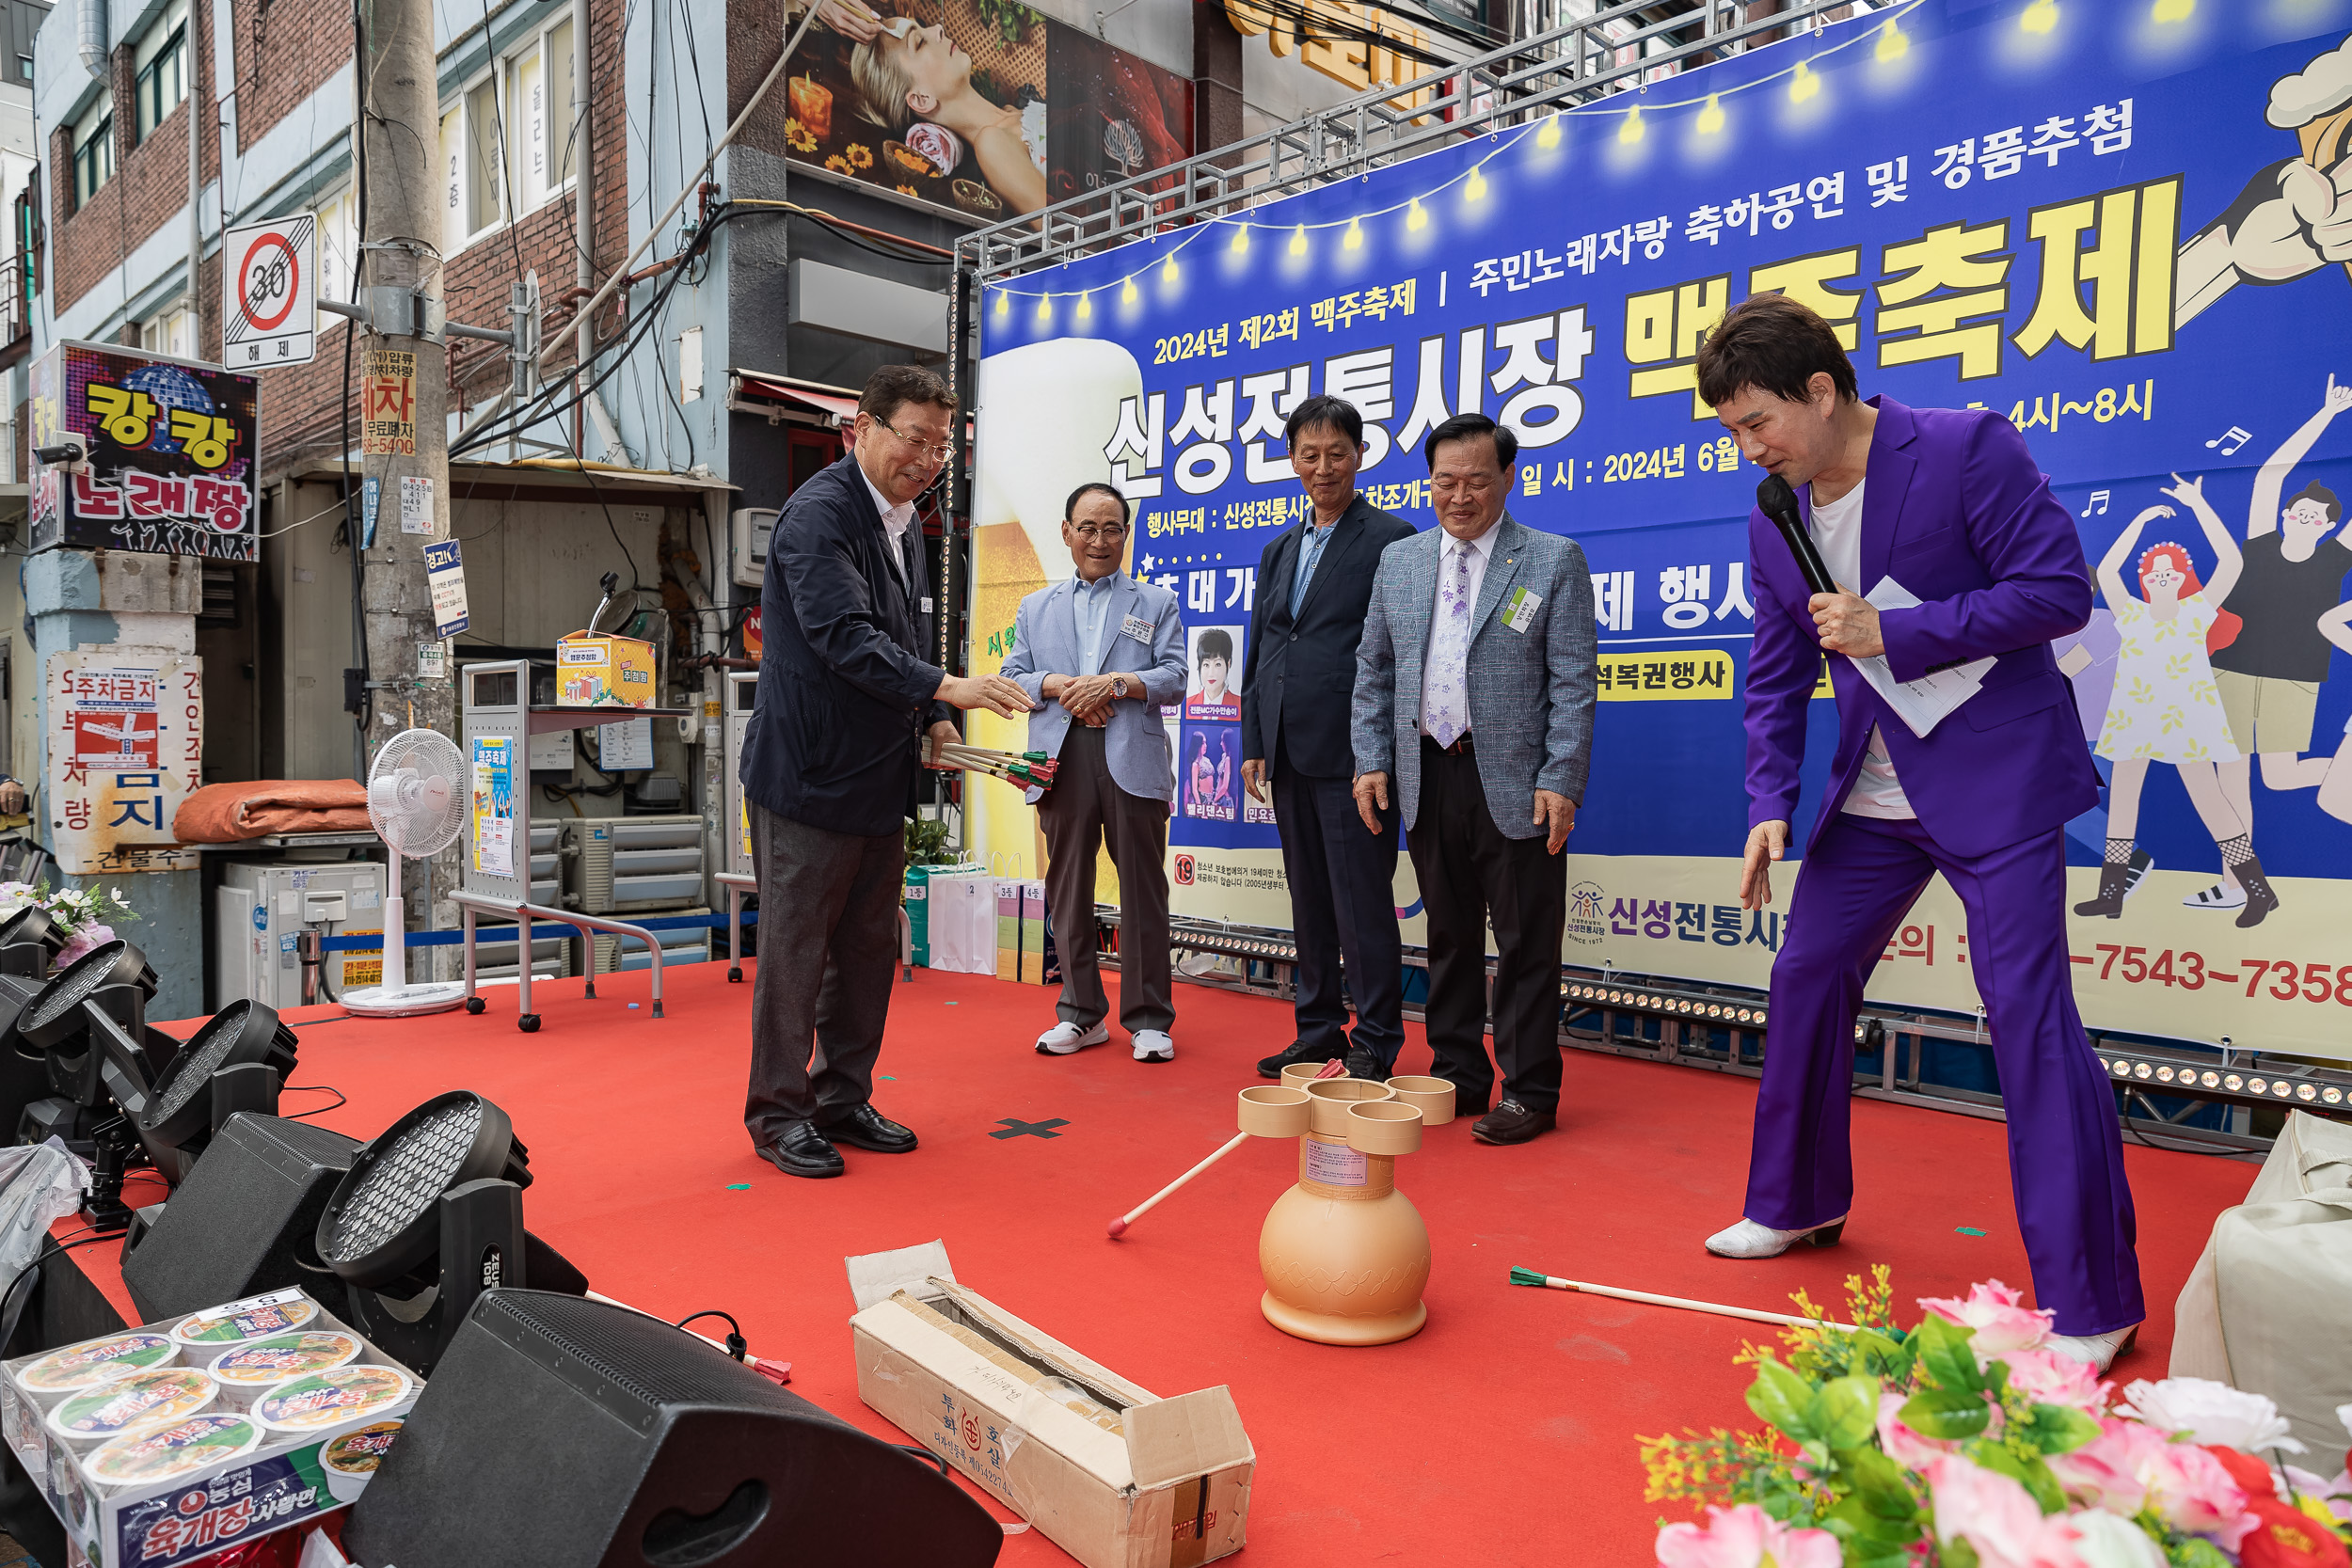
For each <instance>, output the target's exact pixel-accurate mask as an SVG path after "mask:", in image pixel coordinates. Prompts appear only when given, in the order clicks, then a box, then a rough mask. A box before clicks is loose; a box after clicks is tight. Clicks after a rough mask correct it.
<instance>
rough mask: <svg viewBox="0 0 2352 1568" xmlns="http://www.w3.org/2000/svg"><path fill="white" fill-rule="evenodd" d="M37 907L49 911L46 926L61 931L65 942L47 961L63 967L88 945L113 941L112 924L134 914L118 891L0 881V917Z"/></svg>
mask: <svg viewBox="0 0 2352 1568" xmlns="http://www.w3.org/2000/svg"><path fill="white" fill-rule="evenodd" d="M32 908H40V909H42V910H45V911H48V913H49V928H50V930H52V931H53V932H55V931H62V932H64V933H65V945H64V946H63V947H61V948H59V949H58V950H57V956H56V958H54V959H53V960H51V967H52V970H53V971H55V970H58V969H63V968H64V967H65V966H66V965H68V964H70V963H72V961H73V960H74V959H76V958H80V957H81V956H82V955H83V954H85V953H87V952H88V951H89V950H90V949H91V948H93V947H97V946H99V945H101V944H102V943H104V942H112V941H114V940H115V927H117V926H121V925H126V924H128V923H129V922H131V921H134V920H136V919H137V918H138V914H137V912H136V911H134V910H133V909H132V908H131V906H130V905H128V904H126V903H124V902H123V901H122V890H121V889H120V888H119V887H114V888H94V887H61V888H52V887H51V886H50V885H49V884H48V883H47V882H40V883H38V884H36V883H33V882H0V920H6V919H8V917H9V916H10V915H12V914H15V913H16V912H17V911H19V910H24V909H32Z"/></svg>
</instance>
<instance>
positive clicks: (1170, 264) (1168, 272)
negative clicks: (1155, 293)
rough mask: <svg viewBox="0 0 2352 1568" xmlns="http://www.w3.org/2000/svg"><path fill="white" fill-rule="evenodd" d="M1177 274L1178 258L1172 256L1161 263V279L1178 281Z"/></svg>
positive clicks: (1170, 281)
mask: <svg viewBox="0 0 2352 1568" xmlns="http://www.w3.org/2000/svg"><path fill="white" fill-rule="evenodd" d="M1177 276H1178V274H1177V268H1176V258H1175V257H1173V256H1170V257H1169V258H1168V260H1167V261H1164V262H1162V263H1161V265H1160V281H1161V282H1163V283H1173V282H1175V281H1176V278H1177Z"/></svg>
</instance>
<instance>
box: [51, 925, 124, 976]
mask: <svg viewBox="0 0 2352 1568" xmlns="http://www.w3.org/2000/svg"><path fill="white" fill-rule="evenodd" d="M114 940H115V928H114V927H111V926H95V925H93V926H85V927H82V928H81V929H80V930H78V931H76V932H74V933H73V934H72V936H71V937H68V938H67V939H66V943H65V945H64V946H63V947H60V948H58V949H57V956H56V959H55V960H54V961H53V962H54V967H53V969H52V973H53V974H54V973H55V972H56V970H59V969H63V968H64V967H65V966H66V965H68V964H70V963H72V961H73V960H74V959H76V958H80V957H81V956H82V955H83V954H85V953H87V952H88V951H89V950H90V949H91V948H93V947H103V945H105V944H106V943H107V942H112V941H114Z"/></svg>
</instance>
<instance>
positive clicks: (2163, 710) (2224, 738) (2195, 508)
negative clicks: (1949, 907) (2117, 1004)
mask: <svg viewBox="0 0 2352 1568" xmlns="http://www.w3.org/2000/svg"><path fill="white" fill-rule="evenodd" d="M2164 494H2166V495H2168V496H2170V497H2171V498H2172V499H2175V500H2177V501H2179V502H2180V503H2181V504H2183V505H2184V506H2186V507H2187V508H2188V509H2189V511H2190V512H2191V513H2193V514H2195V515H2196V517H2197V521H2198V525H2199V527H2200V528H2201V529H2202V530H2203V531H2204V535H2205V542H2206V543H2207V544H2208V545H2209V546H2212V548H2213V552H2214V574H2213V581H2212V582H2210V583H2201V582H2199V581H2198V578H2197V568H2196V567H2195V565H2194V564H2192V563H2191V562H2190V560H2189V554H2188V551H2187V550H2186V549H2185V548H2184V547H2183V546H2180V545H2179V544H2177V543H2175V542H2173V541H2171V540H2164V541H2161V542H2159V543H2157V544H2153V545H2151V546H2148V547H2147V548H2146V549H2145V550H2144V551H2141V552H2140V555H2139V558H2138V562H2139V563H2138V567H2137V578H2138V582H2139V593H2138V594H2137V595H2135V594H2130V593H2128V592H2126V591H2125V589H2124V584H2123V562H2125V561H2126V560H2128V559H2130V558H2131V556H2132V552H2133V551H2134V550H2135V549H2137V547H2138V545H2139V539H2140V534H2141V532H2142V531H2144V530H2145V529H2146V528H2147V526H2148V525H2149V524H2150V523H2151V522H2153V521H2154V520H2155V519H2156V518H2158V517H2170V516H2172V515H2174V513H2173V510H2172V508H2170V507H2169V506H2152V507H2150V508H2148V509H2147V510H2146V511H2144V512H2142V513H2141V514H2140V515H2138V516H2137V517H2135V518H2133V519H2132V521H2131V525H2130V526H2129V527H2127V528H2126V529H2124V530H2123V531H2122V534H2121V535H2119V536H2118V537H2117V539H2116V541H2115V544H2114V546H2112V547H2110V548H2109V549H2108V551H2107V553H2106V559H2105V560H2103V561H2102V562H2099V587H2100V589H2101V591H2102V592H2104V593H2105V594H2106V601H2107V604H2108V606H2109V607H2110V608H2111V609H2112V610H2113V611H2114V613H2115V629H2116V632H2117V634H2118V635H2119V637H2120V638H2121V640H2122V641H2121V646H2120V648H2119V650H2118V652H2117V655H2116V666H2115V687H2114V693H2113V695H2112V696H2111V697H2110V698H2109V699H2108V702H2107V717H2106V726H2105V727H2104V728H2103V729H2102V730H2101V731H2100V732H2099V743H2098V746H2097V748H2096V750H2097V752H2098V754H2099V755H2101V756H2103V757H2106V759H2107V760H2108V761H2109V762H2111V763H2113V764H2114V776H2113V778H2112V779H2111V780H2110V781H2109V783H2108V786H2107V832H2106V854H2105V855H2104V856H2103V857H2102V863H2101V865H2100V868H2099V894H2098V896H2097V897H2095V898H2092V899H2090V901H2089V902H2087V903H2081V904H2077V905H2075V906H2074V912H2075V913H2076V914H2081V915H2105V916H2106V917H2107V918H2108V919H2110V920H2113V919H2117V918H2120V917H2121V916H2122V912H2123V897H2124V894H2125V893H2126V891H2127V883H2128V881H2129V872H2130V866H2131V859H2132V851H2133V850H2134V848H2136V847H2137V843H2138V831H2139V800H2140V794H2141V791H2142V790H2143V789H2144V788H2145V787H2146V784H2147V780H2148V765H2149V764H2150V763H2152V762H2162V763H2169V764H2170V765H2171V766H2172V768H2173V769H2174V770H2175V771H2176V772H2178V773H2179V774H2180V776H2181V784H2182V787H2183V788H2185V789H2186V790H2187V791H2188V798H2189V802H2190V803H2191V804H2192V805H2194V806H2195V807H2196V808H2197V816H2198V817H2199V819H2200V820H2201V821H2202V822H2203V823H2204V825H2205V831H2206V832H2209V833H2211V834H2212V835H2213V841H2214V845H2215V847H2217V849H2219V850H2220V852H2221V863H2222V864H2223V865H2224V866H2225V867H2227V868H2228V869H2229V870H2230V871H2231V872H2232V874H2233V876H2235V877H2236V879H2238V881H2239V882H2240V883H2241V884H2242V885H2243V886H2244V887H2245V888H2246V890H2247V892H2246V908H2245V909H2244V910H2243V911H2240V912H2239V914H2238V917H2237V923H2238V925H2239V926H2241V927H2249V926H2257V925H2260V924H2261V923H2262V919H2263V917H2264V916H2265V915H2266V914H2268V913H2269V912H2270V911H2272V910H2275V909H2277V908H2278V907H2279V895H2277V894H2276V893H2275V892H2273V891H2272V889H2271V886H2270V883H2269V880H2268V879H2266V878H2265V877H2264V875H2263V868H2262V862H2261V861H2259V860H2258V859H2256V858H2255V855H2254V848H2253V840H2252V838H2251V837H2250V835H2249V834H2248V832H2247V831H2246V824H2245V822H2244V821H2243V820H2242V819H2241V818H2240V817H2239V816H2238V814H2237V811H2236V809H2235V808H2233V806H2232V805H2231V804H2230V802H2229V800H2228V799H2227V798H2226V797H2225V796H2224V795H2223V794H2222V790H2221V781H2220V775H2219V773H2218V771H2217V767H2218V765H2219V764H2221V763H2225V762H2233V761H2235V760H2236V759H2237V756H2238V749H2237V743H2236V741H2235V740H2233V739H2232V738H2231V733H2230V722H2229V720H2228V718H2227V717H2226V716H2225V715H2224V714H2223V712H2222V710H2221V694H2220V691H2219V689H2217V686H2216V685H2215V682H2214V677H2213V665H2212V663H2211V662H2210V661H2209V660H2208V658H2207V657H2206V646H2207V640H2208V637H2209V635H2210V634H2211V632H2212V631H2213V628H2214V624H2215V622H2216V620H2217V619H2218V618H2219V617H2220V615H2221V613H2222V611H2221V609H2220V606H2221V602H2222V601H2223V600H2224V599H2226V598H2228V597H2229V596H2230V590H2231V589H2232V588H2233V587H2234V586H2236V583H2237V578H2238V568H2239V566H2240V564H2241V561H2242V558H2241V556H2240V554H2239V552H2238V546H2237V541H2236V540H2234V539H2233V538H2231V537H2230V531H2229V530H2228V529H2227V528H2225V527H2223V526H2222V522H2221V519H2220V518H2219V517H2218V516H2217V515H2215V513H2214V510H2213V508H2212V507H2211V506H2210V505H2209V504H2207V502H2206V500H2205V495H2204V487H2203V481H2201V480H2183V479H2182V478H2181V476H2180V475H2178V474H2174V475H2173V476H2172V484H2171V486H2170V487H2169V488H2168V489H2166V490H2165V491H2164Z"/></svg>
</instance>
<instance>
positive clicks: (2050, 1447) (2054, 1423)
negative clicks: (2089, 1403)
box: [2011, 1404, 2099, 1454]
mask: <svg viewBox="0 0 2352 1568" xmlns="http://www.w3.org/2000/svg"><path fill="white" fill-rule="evenodd" d="M2011 1430H2012V1432H2013V1433H2015V1434H2016V1435H2017V1436H2019V1437H2022V1438H2024V1439H2025V1440H2026V1442H2028V1443H2031V1444H2032V1445H2033V1446H2034V1447H2035V1448H2036V1449H2040V1450H2041V1451H2042V1452H2043V1453H2045V1454H2052V1453H2073V1452H2074V1450H2075V1449H2079V1448H2081V1447H2083V1446H2084V1445H2085V1444H2088V1443H2092V1442H2096V1441H2097V1440H2098V1436H2099V1423H2098V1422H2097V1421H2096V1420H2093V1419H2092V1418H2090V1416H2088V1415H2085V1414H2084V1413H2083V1412H2082V1411H2079V1410H2069V1409H2067V1408H2066V1407H2065V1406H2063V1405H2056V1404H2037V1405H2035V1406H2034V1407H2033V1408H2032V1409H2031V1410H2030V1411H2028V1412H2027V1413H2026V1419H2025V1420H2023V1421H2020V1422H2018V1423H2017V1424H2016V1425H2015V1426H2014V1427H2013V1428H2012V1429H2011Z"/></svg>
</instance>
